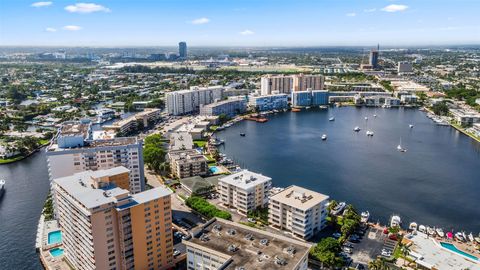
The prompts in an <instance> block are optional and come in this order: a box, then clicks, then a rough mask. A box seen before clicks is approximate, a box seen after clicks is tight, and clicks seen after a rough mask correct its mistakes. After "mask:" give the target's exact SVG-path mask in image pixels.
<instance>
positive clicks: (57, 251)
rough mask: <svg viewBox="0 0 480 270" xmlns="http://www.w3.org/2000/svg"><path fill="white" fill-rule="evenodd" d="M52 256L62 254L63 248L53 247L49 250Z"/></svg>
mask: <svg viewBox="0 0 480 270" xmlns="http://www.w3.org/2000/svg"><path fill="white" fill-rule="evenodd" d="M50 255H52V257H58V256H62V255H63V248H53V249H51V250H50Z"/></svg>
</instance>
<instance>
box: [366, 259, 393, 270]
mask: <svg viewBox="0 0 480 270" xmlns="http://www.w3.org/2000/svg"><path fill="white" fill-rule="evenodd" d="M368 269H371V270H389V269H390V267H389V266H388V265H387V262H386V261H385V260H384V259H383V258H377V259H375V260H373V261H370V262H369V263H368Z"/></svg>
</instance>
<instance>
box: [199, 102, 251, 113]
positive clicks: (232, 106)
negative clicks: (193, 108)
mask: <svg viewBox="0 0 480 270" xmlns="http://www.w3.org/2000/svg"><path fill="white" fill-rule="evenodd" d="M246 110H247V102H246V101H245V99H244V98H230V99H227V100H221V101H215V102H214V103H211V104H207V105H200V115H205V116H219V115H222V114H224V115H226V116H228V117H234V116H235V115H237V114H242V113H244V112H245V111H246Z"/></svg>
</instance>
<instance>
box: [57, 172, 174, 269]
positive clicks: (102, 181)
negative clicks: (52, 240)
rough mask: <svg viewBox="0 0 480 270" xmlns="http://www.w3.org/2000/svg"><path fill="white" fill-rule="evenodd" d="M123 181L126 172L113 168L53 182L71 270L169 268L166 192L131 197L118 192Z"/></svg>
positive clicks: (149, 192) (147, 192)
mask: <svg viewBox="0 0 480 270" xmlns="http://www.w3.org/2000/svg"><path fill="white" fill-rule="evenodd" d="M128 179H129V178H128V170H127V169H126V168H124V167H115V168H112V169H107V170H99V171H85V172H79V173H75V174H73V175H70V176H66V177H60V178H55V179H54V180H53V186H52V190H53V196H54V199H55V201H56V204H57V217H58V222H59V224H60V227H61V229H62V243H63V246H64V250H65V252H64V254H65V257H66V258H67V260H68V261H69V263H70V264H71V265H72V266H73V267H74V268H75V269H79V270H87V269H88V270H93V269H110V270H113V269H169V268H170V267H172V266H173V254H172V252H173V241H172V231H171V227H172V225H171V216H172V214H171V208H170V194H171V192H170V191H169V190H167V189H164V188H154V189H150V190H148V191H144V192H141V193H137V194H131V193H130V192H128V190H126V189H123V188H120V187H118V186H121V185H122V184H121V183H123V182H125V181H128ZM117 184H118V185H117Z"/></svg>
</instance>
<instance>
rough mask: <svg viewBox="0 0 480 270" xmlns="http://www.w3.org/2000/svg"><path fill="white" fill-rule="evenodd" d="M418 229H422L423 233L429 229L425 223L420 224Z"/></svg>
mask: <svg viewBox="0 0 480 270" xmlns="http://www.w3.org/2000/svg"><path fill="white" fill-rule="evenodd" d="M418 231H420V232H423V233H424V232H426V231H427V228H425V225H420V226H418Z"/></svg>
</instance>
